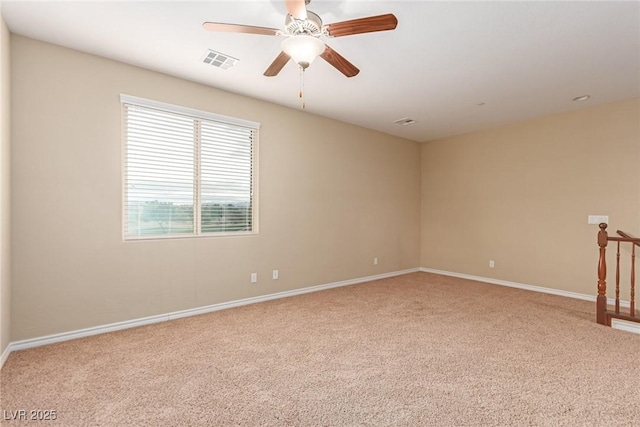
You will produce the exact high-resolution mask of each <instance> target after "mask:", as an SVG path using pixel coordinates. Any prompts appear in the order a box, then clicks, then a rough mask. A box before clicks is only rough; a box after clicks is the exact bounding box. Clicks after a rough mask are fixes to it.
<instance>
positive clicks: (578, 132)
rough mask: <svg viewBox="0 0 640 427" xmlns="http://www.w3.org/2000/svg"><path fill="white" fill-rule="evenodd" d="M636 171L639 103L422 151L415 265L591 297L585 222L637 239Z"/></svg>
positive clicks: (591, 238) (591, 228) (591, 235)
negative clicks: (605, 218)
mask: <svg viewBox="0 0 640 427" xmlns="http://www.w3.org/2000/svg"><path fill="white" fill-rule="evenodd" d="M639 165H640V100H639V99H635V100H628V101H623V102H617V103H614V104H609V105H603V106H599V107H594V108H588V109H584V110H581V111H577V112H573V113H568V114H562V115H557V116H552V117H547V118H542V119H538V120H532V121H527V122H524V123H519V124H514V125H511V126H505V127H501V128H496V129H491V130H488V131H484V132H476V133H472V134H468V135H462V136H458V137H453V138H448V139H444V140H439V141H434V142H429V143H425V144H423V146H422V227H421V235H422V244H421V248H422V253H421V265H422V266H423V267H430V268H434V269H439V270H446V271H450V272H457V273H465V274H471V275H477V276H482V277H488V278H495V279H501V280H508V281H514V282H520V283H524V284H529V285H536V286H544V287H549V288H554V289H561V290H566V291H572V292H579V293H583V294H589V295H595V294H596V282H597V277H596V268H597V259H598V255H597V249H598V247H597V245H596V233H597V231H598V228H597V226H596V225H587V215H589V214H608V215H609V216H610V227H611V228H612V229H613V231H614V232H615V230H616V229H622V230H625V231H628V232H630V233H632V234H634V235H636V236H640V167H639ZM490 259H493V260H495V268H494V269H490V268H489V266H488V264H489V260H490ZM625 299H628V295H627V297H626V298H625Z"/></svg>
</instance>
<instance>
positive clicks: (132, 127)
mask: <svg viewBox="0 0 640 427" xmlns="http://www.w3.org/2000/svg"><path fill="white" fill-rule="evenodd" d="M120 98H121V102H122V105H123V123H124V128H123V139H124V206H123V211H124V212H123V214H124V221H123V224H124V227H123V228H124V238H125V240H131V239H148V238H167V237H193V236H220V235H239V234H252V233H255V232H256V230H257V227H256V220H255V215H256V208H255V186H256V182H255V181H256V176H255V175H256V174H255V171H256V167H255V166H256V165H255V162H256V159H255V157H256V156H255V153H256V143H257V137H258V128H259V126H260V125H259V124H258V123H254V122H249V121H245V120H240V119H234V118H230V117H225V116H219V115H215V114H211V113H207V112H203V111H198V110H193V109H189V108H184V107H178V106H175V105H170V104H164V103H160V102H155V101H149V100H146V99H141V98H136V97H132V96H128V95H121V97H120Z"/></svg>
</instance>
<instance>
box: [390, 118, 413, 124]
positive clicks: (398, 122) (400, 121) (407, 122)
mask: <svg viewBox="0 0 640 427" xmlns="http://www.w3.org/2000/svg"><path fill="white" fill-rule="evenodd" d="M415 122H416V121H415V120H413V119H410V118H409V117H405V118H404V119H398V120H396V121H394V122H393V123H395V124H398V125H401V126H408V125H412V124H414V123H415Z"/></svg>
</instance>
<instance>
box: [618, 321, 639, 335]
mask: <svg viewBox="0 0 640 427" xmlns="http://www.w3.org/2000/svg"><path fill="white" fill-rule="evenodd" d="M611 327H612V328H613V329H620V330H621V331H626V332H633V333H634V334H640V323H635V322H627V321H626V320H622V319H611Z"/></svg>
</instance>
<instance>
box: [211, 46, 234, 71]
mask: <svg viewBox="0 0 640 427" xmlns="http://www.w3.org/2000/svg"><path fill="white" fill-rule="evenodd" d="M238 61H239V60H238V59H237V58H234V57H232V56H229V55H226V54H224V53H220V52H216V51H215V50H211V49H209V50H207V51H206V52H205V54H204V56H203V57H202V62H204V63H205V64H208V65H211V66H213V67H218V68H222V69H223V70H226V69H228V68H231V67H233V66H234V65H235V64H236V62H238Z"/></svg>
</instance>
